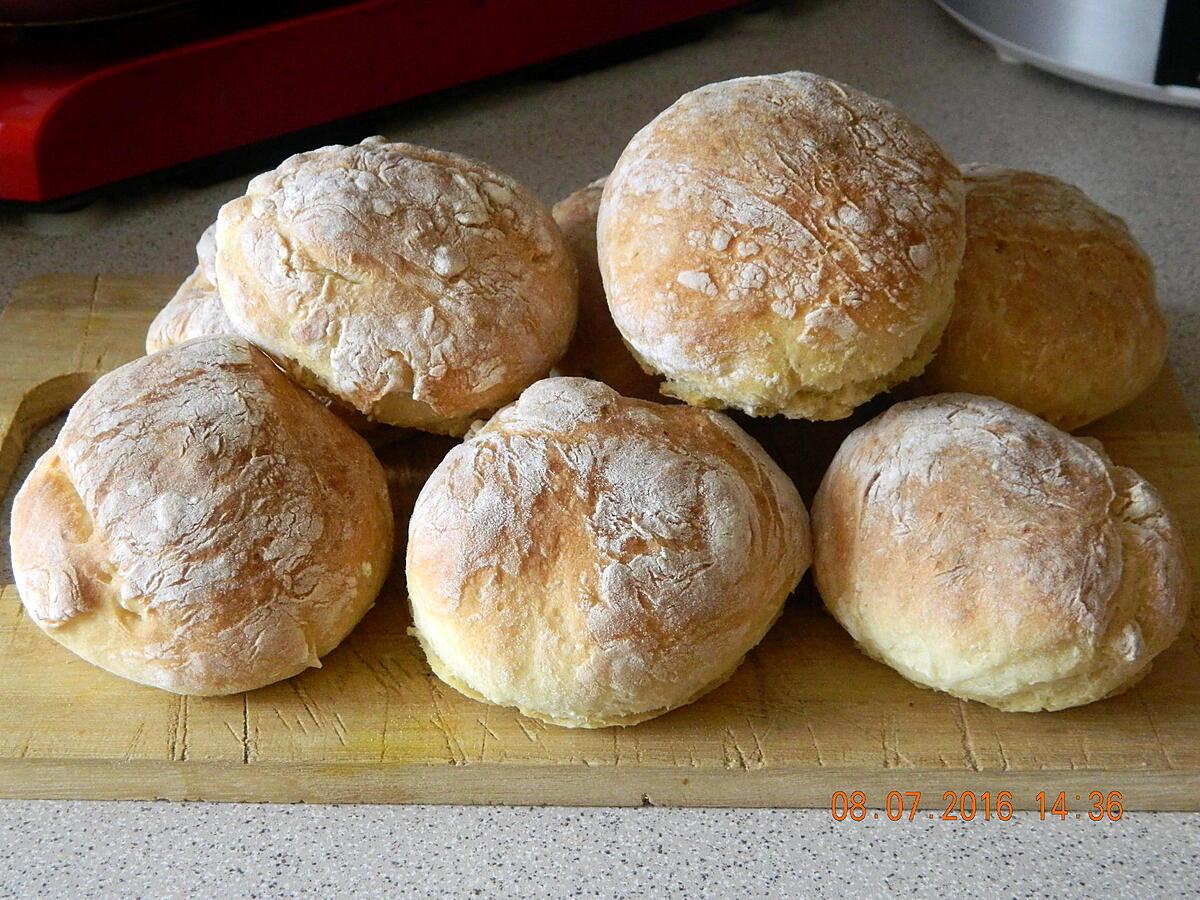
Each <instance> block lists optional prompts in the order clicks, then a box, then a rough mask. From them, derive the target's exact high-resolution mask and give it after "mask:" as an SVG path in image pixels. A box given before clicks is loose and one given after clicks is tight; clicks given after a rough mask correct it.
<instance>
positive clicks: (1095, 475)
mask: <svg viewBox="0 0 1200 900" xmlns="http://www.w3.org/2000/svg"><path fill="white" fill-rule="evenodd" d="M813 535H814V542H815V549H816V562H815V565H814V573H815V575H816V581H817V587H818V589H819V590H820V592H821V596H822V597H823V598H824V600H825V605H826V606H827V607H828V608H829V611H830V612H831V613H832V614H833V615H834V617H835V618H836V619H837V620H838V621H839V622H841V623H842V625H843V626H845V628H846V630H847V631H849V632H850V634H851V636H853V638H854V639H855V640H856V641H857V642H858V644H859V646H860V647H861V648H862V649H863V650H864V651H865V652H866V653H867V654H869V655H870V656H872V657H874V658H876V659H878V660H880V661H882V662H884V663H887V664H888V665H889V666H891V667H892V668H894V669H895V670H896V671H898V672H899V673H900V674H901V675H903V676H904V677H906V678H908V679H909V680H911V681H914V682H916V683H917V684H921V685H925V686H927V687H932V688H936V689H937V690H940V691H946V692H948V693H950V694H953V695H954V696H956V697H962V698H964V699H967V700H978V701H980V702H982V703H987V704H988V705H990V706H994V707H997V708H999V709H1004V710H1019V711H1034V710H1053V709H1063V708H1065V707H1068V706H1078V705H1080V704H1083V703H1090V702H1092V701H1093V700H1099V699H1101V698H1102V697H1107V696H1110V695H1112V694H1116V693H1118V692H1120V691H1123V690H1125V689H1126V688H1128V687H1130V686H1131V685H1132V684H1134V683H1135V682H1136V681H1138V679H1140V678H1141V677H1142V676H1143V675H1145V674H1146V672H1147V671H1148V670H1149V668H1150V662H1151V660H1152V659H1153V658H1154V657H1155V656H1156V655H1157V654H1159V653H1160V652H1162V651H1163V650H1164V649H1165V648H1166V647H1167V646H1168V645H1169V644H1170V643H1171V642H1172V641H1174V640H1175V638H1176V637H1177V636H1178V635H1179V632H1180V629H1181V628H1182V627H1183V623H1184V621H1185V619H1186V615H1187V606H1188V602H1189V600H1188V598H1189V586H1188V581H1189V579H1188V571H1187V563H1186V560H1185V556H1184V546H1183V538H1182V535H1181V534H1180V532H1179V530H1178V529H1177V528H1176V527H1175V526H1174V525H1173V524H1172V522H1171V519H1170V517H1169V516H1168V515H1167V512H1166V510H1164V508H1163V505H1162V500H1161V498H1160V497H1159V495H1158V492H1157V491H1155V490H1154V488H1153V487H1151V486H1150V485H1149V484H1147V483H1146V481H1145V480H1143V479H1142V478H1141V477H1140V476H1139V475H1138V474H1137V473H1136V472H1134V471H1133V470H1131V469H1127V468H1124V467H1123V466H1118V465H1115V464H1114V463H1113V462H1112V461H1111V460H1110V459H1109V458H1108V457H1107V456H1105V454H1104V452H1103V450H1102V449H1101V447H1100V445H1099V443H1098V442H1095V441H1086V442H1085V441H1080V440H1076V439H1075V438H1073V437H1071V436H1070V435H1069V434H1067V433H1065V432H1063V431H1059V430H1058V429H1057V428H1055V427H1054V426H1052V425H1049V424H1047V423H1046V422H1043V421H1042V420H1041V419H1038V418H1036V417H1035V416H1033V415H1031V414H1029V413H1027V412H1025V411H1023V410H1020V409H1017V408H1016V407H1014V406H1009V405H1008V404H1007V403H1003V402H1001V401H1000V400H996V399H993V398H991V397H978V396H973V395H970V394H941V395H938V396H935V397H927V398H921V399H919V400H913V401H910V402H907V403H899V404H897V405H896V406H893V407H892V408H891V409H890V410H888V411H887V412H886V413H884V414H883V415H881V416H879V417H878V418H876V419H874V420H872V421H871V422H869V423H868V424H866V425H864V426H863V427H862V428H860V429H858V430H857V431H855V432H854V433H853V434H852V435H851V436H850V437H849V438H848V439H847V441H846V443H845V444H844V445H843V446H842V448H841V449H840V450H839V451H838V454H837V456H836V457H835V458H834V461H833V464H832V466H831V467H830V469H829V471H828V472H827V473H826V475H825V479H824V481H823V482H822V483H821V487H820V489H819V490H818V492H817V496H816V499H815V500H814V501H813Z"/></svg>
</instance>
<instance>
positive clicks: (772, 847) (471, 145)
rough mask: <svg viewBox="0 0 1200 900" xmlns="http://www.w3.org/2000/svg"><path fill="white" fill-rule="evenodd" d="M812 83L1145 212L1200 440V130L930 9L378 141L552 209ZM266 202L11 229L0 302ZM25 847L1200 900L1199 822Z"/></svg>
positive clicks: (670, 54)
mask: <svg viewBox="0 0 1200 900" xmlns="http://www.w3.org/2000/svg"><path fill="white" fill-rule="evenodd" d="M792 68H799V69H810V70H813V71H816V72H821V73H823V74H826V75H830V76H832V77H835V78H839V79H841V80H844V81H847V82H850V83H851V84H854V85H857V86H859V87H861V88H863V89H865V90H867V91H869V92H871V93H874V94H877V95H880V96H882V97H886V98H888V99H890V100H892V101H894V102H895V103H896V104H898V105H899V106H900V107H902V108H903V109H905V110H907V111H908V112H909V113H910V114H911V115H912V116H913V117H914V118H915V119H916V120H917V121H918V122H919V123H920V124H922V125H923V126H924V127H925V128H926V129H927V130H929V131H930V132H931V133H932V134H933V135H934V136H935V137H936V138H937V139H938V140H940V141H941V143H942V145H943V146H944V147H945V148H946V150H947V151H948V152H949V153H950V154H951V155H952V156H953V157H955V158H956V159H958V160H960V161H990V162H997V163H1003V164H1007V165H1011V166H1016V167H1022V168H1032V169H1040V170H1043V171H1047V172H1051V173H1054V174H1056V175H1059V176H1061V177H1063V178H1065V179H1067V180H1068V181H1072V182H1074V183H1076V184H1078V185H1079V186H1080V187H1082V188H1083V189H1084V190H1085V191H1087V192H1088V193H1089V194H1091V195H1092V196H1093V197H1094V198H1095V199H1096V200H1098V201H1099V202H1100V203H1102V204H1104V205H1105V206H1107V207H1109V208H1111V209H1113V210H1115V211H1116V212H1118V213H1120V214H1121V215H1123V216H1124V217H1125V218H1126V219H1127V220H1128V222H1129V224H1130V226H1131V228H1132V229H1133V231H1134V233H1135V234H1136V235H1137V237H1138V238H1139V240H1140V241H1141V242H1142V244H1143V246H1144V247H1145V249H1146V251H1147V252H1148V253H1149V255H1150V256H1151V257H1152V258H1153V260H1154V262H1155V264H1156V266H1157V270H1158V279H1159V281H1158V284H1159V296H1160V300H1161V302H1162V304H1163V306H1164V307H1165V309H1166V312H1167V316H1168V318H1169V320H1170V323H1171V328H1172V346H1171V361H1172V363H1173V364H1174V366H1175V368H1176V371H1177V372H1178V373H1179V375H1180V379H1181V382H1182V384H1183V387H1184V392H1185V394H1186V396H1187V400H1188V404H1189V408H1190V410H1191V412H1192V415H1193V417H1200V352H1198V351H1200V296H1198V295H1197V292H1198V289H1200V112H1197V111H1194V110H1185V109H1176V108H1170V107H1162V106H1155V105H1151V104H1148V103H1143V102H1139V101H1135V100H1130V99H1126V98H1123V97H1118V96H1114V95H1109V94H1104V93H1100V92H1097V91H1094V90H1092V89H1089V88H1085V87H1081V86H1078V85H1075V84H1071V83H1068V82H1065V81H1061V80H1059V79H1056V78H1053V77H1051V76H1048V75H1044V74H1041V73H1039V72H1037V71H1035V70H1032V69H1028V68H1023V67H1013V66H1008V65H1004V64H1002V63H1000V62H999V61H998V60H997V59H996V57H995V55H994V54H993V53H992V52H991V51H990V50H989V49H988V48H987V47H985V46H984V45H983V44H981V43H979V42H978V41H976V40H975V39H973V38H971V37H969V36H968V35H967V34H966V33H965V32H964V31H962V30H961V29H959V28H958V27H957V26H956V25H954V24H953V23H952V22H951V21H950V20H949V19H947V18H946V17H945V16H944V15H943V14H942V13H940V12H939V11H938V10H937V9H936V8H935V7H934V5H933V4H932V3H931V2H925V0H812V2H797V3H794V4H789V5H786V6H784V7H783V8H781V9H771V10H768V11H765V12H758V13H753V14H746V15H742V16H740V17H737V18H736V19H733V20H731V21H729V22H727V23H725V24H723V25H721V26H719V27H718V28H716V29H715V30H714V31H712V33H710V34H709V35H708V36H707V37H705V38H704V39H703V40H701V41H698V42H695V43H690V44H686V45H683V46H678V47H675V48H673V49H670V50H666V51H663V52H660V53H657V54H655V55H653V56H649V57H644V58H641V59H638V60H635V61H632V62H626V63H622V64H620V65H615V66H612V67H610V68H606V69H602V70H599V71H594V72H590V73H588V74H583V75H577V76H575V77H571V78H568V79H566V80H558V81H552V80H545V79H541V78H530V79H521V80H517V81H509V82H507V83H505V84H503V85H500V86H492V87H488V88H485V89H470V90H468V91H464V92H460V93H458V94H457V95H454V96H452V97H448V98H443V99H440V100H437V101H433V102H428V103H422V104H420V105H419V106H416V107H412V108H410V110H409V111H408V112H401V113H398V114H394V115H391V116H388V117H386V118H384V119H381V120H380V123H379V124H378V125H377V126H375V129H377V130H379V131H382V132H383V133H385V134H387V135H388V136H389V137H392V138H396V139H402V140H407V141H412V142H415V143H421V144H429V145H433V146H436V147H441V148H445V149H449V150H456V151H459V152H462V153H466V154H469V155H473V156H478V157H482V158H484V159H487V160H489V161H490V162H492V163H494V164H495V165H497V166H498V167H499V168H500V169H502V170H504V171H507V172H510V173H512V174H513V175H515V176H516V177H517V178H518V179H520V180H522V181H524V182H525V183H526V184H528V185H530V186H531V187H533V188H534V189H535V190H537V191H538V192H539V193H540V194H541V195H542V197H543V198H544V199H546V200H547V201H553V200H555V199H557V198H558V197H560V196H561V195H563V194H565V193H567V192H569V191H570V190H573V189H574V188H576V187H578V186H580V185H582V184H584V183H585V182H587V181H589V180H591V179H593V178H595V177H598V176H600V175H602V174H604V173H605V172H606V171H607V169H608V167H609V166H611V165H612V163H613V162H614V161H615V160H616V157H617V155H618V154H619V153H620V151H621V149H622V147H623V146H624V144H625V142H626V141H627V140H628V138H629V137H630V135H632V133H633V132H634V131H635V130H637V128H639V127H640V126H641V125H643V124H644V123H645V122H647V121H648V120H649V119H650V118H652V117H653V116H654V115H655V114H656V113H657V112H659V111H660V110H661V109H662V108H664V107H665V106H667V105H668V104H669V103H670V102H671V101H673V100H674V99H675V98H676V97H678V96H679V94H681V93H682V92H684V91H686V90H688V89H690V88H693V87H696V86H698V85H701V84H704V83H706V82H710V81H716V80H720V79H724V78H729V77H732V76H735V75H746V74H756V73H764V72H772V71H779V70H784V69H792ZM365 133H369V132H368V131H364V134H365ZM244 183H245V178H238V179H235V180H231V181H228V182H225V183H222V184H218V185H213V186H210V187H206V188H202V189H195V188H184V187H173V188H172V187H160V188H154V189H142V190H139V191H138V192H137V193H136V195H135V196H133V197H130V198H128V199H125V200H122V201H120V202H115V203H106V204H103V205H100V206H98V207H95V208H93V209H91V210H88V211H86V212H84V213H82V214H77V215H76V217H73V218H69V219H66V220H58V221H57V222H55V223H54V224H55V225H56V226H58V227H57V228H56V229H55V230H62V227H64V226H65V227H66V229H67V230H68V231H74V232H75V233H72V234H69V235H67V236H46V235H45V234H38V233H35V232H34V231H32V230H31V229H30V223H29V222H27V221H23V220H22V219H21V217H18V216H16V215H13V214H6V215H5V214H0V260H3V265H2V266H0V304H2V303H3V302H6V301H7V297H8V295H9V293H10V292H11V290H12V289H13V288H14V287H15V286H16V285H17V284H19V283H20V282H21V281H23V280H25V279H27V278H29V277H32V276H34V275H37V274H41V273H45V272H76V273H84V274H92V273H95V272H97V271H109V272H124V273H135V272H179V273H183V272H185V271H187V270H189V269H190V268H191V266H193V265H194V260H195V257H194V252H193V245H194V243H195V240H196V237H197V236H198V235H199V233H200V231H201V230H202V229H203V228H204V227H205V226H206V225H207V224H208V223H209V222H210V221H211V220H212V218H213V217H214V215H215V213H216V209H217V207H218V206H219V205H220V204H221V203H222V202H224V201H225V200H227V199H229V198H231V197H233V196H236V195H237V194H239V193H240V192H241V190H242V187H243V185H244ZM35 224H36V226H37V228H38V229H40V230H42V231H45V230H46V227H47V226H46V222H45V221H44V220H43V221H40V222H38V223H35ZM731 777H735V776H731ZM0 833H2V835H3V839H2V840H0V896H9V895H11V896H29V895H31V894H33V893H46V894H50V893H61V894H66V895H70V896H75V897H83V896H90V895H101V894H104V895H111V894H114V893H147V892H153V893H154V894H156V895H162V896H176V895H183V894H185V893H186V894H193V893H203V894H215V893H218V892H219V893H221V894H223V895H224V894H230V895H258V896H277V895H280V894H291V893H296V894H299V893H304V892H309V893H315V894H318V895H330V894H333V893H358V892H362V891H373V892H383V891H386V892H388V893H409V892H411V893H419V892H423V891H439V892H440V891H445V892H448V893H455V894H458V893H462V894H470V893H482V894H486V895H493V894H495V893H498V892H502V891H506V892H521V893H526V894H528V893H535V894H536V893H545V892H550V893H554V894H573V893H579V894H581V895H589V896H590V895H610V894H633V893H639V892H645V891H653V892H655V893H662V894H672V895H674V894H679V895H683V894H687V895H713V896H727V895H729V894H731V893H733V892H734V891H735V890H737V889H739V888H740V889H742V890H746V891H748V892H753V893H755V894H762V893H772V894H779V893H791V894H800V893H803V894H812V893H814V892H817V891H821V892H829V893H833V892H837V891H839V890H846V891H852V892H854V893H856V894H858V895H865V896H875V895H881V894H884V893H885V892H888V893H890V892H896V893H909V892H912V893H916V894H918V895H924V894H934V893H939V892H941V891H945V892H952V893H953V895H959V896H971V895H979V896H998V895H1005V896H1010V895H1011V896H1024V895H1027V894H1028V895H1035V894H1037V895H1041V894H1047V893H1053V894H1059V895H1067V894H1078V895H1080V896H1105V897H1110V896H1111V897H1119V896H1128V897H1145V896H1149V895H1151V894H1158V893H1169V894H1174V895H1181V894H1186V893H1193V894H1194V893H1196V892H1197V891H1200V867H1198V866H1197V856H1198V848H1200V815H1176V814H1149V813H1143V814H1129V815H1127V816H1126V818H1125V819H1124V820H1123V821H1121V822H1118V823H1111V824H1104V825H1093V824H1091V823H1088V822H1086V821H1085V822H1082V823H1081V822H1075V821H1069V822H1065V823H1061V822H1057V821H1052V822H1039V821H1038V820H1037V818H1036V816H1035V815H1027V814H1021V815H1019V816H1018V818H1017V820H1015V821H1013V822H1009V823H997V822H991V823H983V822H978V821H977V822H974V823H970V824H964V823H942V822H932V823H931V822H928V821H920V822H917V823H912V824H910V823H908V822H901V823H890V822H887V821H882V822H868V823H863V824H857V825H856V824H852V823H848V822H847V823H844V824H838V823H835V822H833V821H832V820H831V818H830V816H829V814H828V812H827V811H823V810H812V811H789V810H759V811H755V810H668V809H628V810H575V809H498V808H463V807H365V806H359V807H353V806H346V807H313V806H247V805H239V806H232V805H231V806H225V805H206V804H166V803H83V802H68V803H52V802H3V803H0Z"/></svg>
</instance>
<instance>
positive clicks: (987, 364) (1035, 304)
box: [921, 165, 1167, 429]
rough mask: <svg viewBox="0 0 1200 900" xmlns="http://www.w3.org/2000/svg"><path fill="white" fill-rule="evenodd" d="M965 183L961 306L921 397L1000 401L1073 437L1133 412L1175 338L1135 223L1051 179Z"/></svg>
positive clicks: (977, 173) (986, 175)
mask: <svg viewBox="0 0 1200 900" xmlns="http://www.w3.org/2000/svg"><path fill="white" fill-rule="evenodd" d="M963 172H964V174H965V175H966V179H967V245H966V252H965V254H964V256H963V263H962V267H961V269H960V270H959V275H958V282H957V287H956V296H957V299H956V301H955V307H954V313H953V315H952V317H951V319H950V324H949V326H948V328H947V331H946V334H945V337H944V339H943V340H942V343H941V346H940V347H939V349H938V353H937V357H936V358H935V359H934V361H933V362H932V363H931V364H930V366H929V368H928V370H927V371H926V372H925V374H924V376H923V378H922V379H921V386H922V387H923V388H924V389H925V390H927V391H929V392H934V393H937V392H941V391H965V392H969V393H976V394H987V395H989V396H994V397H998V398H1000V399H1001V400H1005V401H1007V402H1009V403H1012V404H1014V405H1016V406H1020V407H1022V408H1023V409H1027V410H1029V411H1030V412H1032V413H1034V414H1035V415H1038V416H1041V417H1042V418H1044V419H1046V420H1048V421H1049V422H1051V423H1053V424H1055V425H1058V426H1059V427H1061V428H1066V429H1074V428H1079V427H1081V426H1083V425H1086V424H1087V423H1088V422H1091V421H1092V420H1094V419H1098V418H1100V417H1101V416H1105V415H1108V414H1109V413H1111V412H1114V411H1116V410H1118V409H1120V408H1121V407H1122V406H1124V405H1125V404H1127V403H1129V402H1130V401H1131V400H1133V398H1134V397H1136V396H1137V395H1138V394H1140V393H1141V392H1142V391H1143V390H1145V389H1146V388H1147V387H1149V386H1150V384H1151V382H1153V381H1154V379H1155V377H1156V376H1157V375H1158V373H1159V371H1160V370H1161V369H1162V366H1163V363H1164V361H1165V359H1166V352H1167V331H1166V324H1165V322H1164V321H1163V317H1162V313H1161V311H1160V310H1159V308H1158V303H1157V302H1156V300H1155V291H1154V271H1153V269H1152V267H1151V265H1150V261H1149V259H1147V258H1146V255H1145V253H1143V252H1142V249H1141V248H1140V247H1139V246H1138V244H1137V242H1136V241H1135V240H1134V238H1133V235H1131V234H1130V233H1129V229H1128V228H1127V227H1126V225H1125V223H1124V222H1123V221H1121V219H1119V218H1117V217H1116V216H1114V215H1112V214H1111V213H1108V212H1106V211H1105V210H1103V209H1101V208H1100V207H1099V206H1097V205H1096V204H1095V203H1093V202H1092V201H1091V200H1089V199H1088V197H1087V196H1086V195H1085V194H1084V193H1083V192H1082V191H1080V190H1079V189H1078V188H1076V187H1073V186H1071V185H1069V184H1066V183H1064V182H1062V181H1059V180H1058V179H1057V178H1053V177H1051V176H1049V175H1040V174H1038V173H1035V172H1020V171H1014V170H1012V169H1004V168H1000V167H997V166H982V165H969V166H964V167H963Z"/></svg>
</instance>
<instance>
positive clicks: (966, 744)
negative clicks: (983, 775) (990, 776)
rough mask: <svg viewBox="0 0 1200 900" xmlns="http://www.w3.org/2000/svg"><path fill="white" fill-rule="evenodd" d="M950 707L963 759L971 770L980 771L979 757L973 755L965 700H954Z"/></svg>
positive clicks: (973, 747)
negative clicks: (960, 740)
mask: <svg viewBox="0 0 1200 900" xmlns="http://www.w3.org/2000/svg"><path fill="white" fill-rule="evenodd" d="M951 709H952V710H953V712H954V724H955V725H957V726H958V733H959V735H960V737H961V738H962V752H963V760H964V761H965V762H966V764H967V767H968V768H970V769H971V771H973V772H979V771H982V770H981V769H980V768H979V757H977V756H976V755H975V738H974V737H972V735H971V726H969V725H968V724H967V711H966V702H965V701H963V700H956V701H955V702H954V706H953V707H951Z"/></svg>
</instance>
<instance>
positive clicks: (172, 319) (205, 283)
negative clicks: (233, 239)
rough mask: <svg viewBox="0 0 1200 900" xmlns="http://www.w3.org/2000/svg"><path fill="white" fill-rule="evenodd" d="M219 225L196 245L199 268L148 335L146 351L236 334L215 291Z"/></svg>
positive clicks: (183, 285) (207, 229)
mask: <svg viewBox="0 0 1200 900" xmlns="http://www.w3.org/2000/svg"><path fill="white" fill-rule="evenodd" d="M216 227H217V226H216V223H215V222H214V223H213V224H212V225H209V226H208V228H206V229H204V233H203V234H201V235H200V241H199V243H197V244H196V257H197V260H198V263H199V264H198V265H197V266H196V270H195V271H194V272H192V274H191V275H189V276H188V277H187V278H186V279H185V280H184V282H183V284H181V285H180V286H179V290H178V291H176V292H175V296H174V297H172V298H171V299H170V301H168V303H167V305H166V306H164V307H163V308H162V309H161V310H159V313H158V315H157V316H155V317H154V321H153V322H151V323H150V328H149V330H148V331H147V332H146V352H147V353H157V352H158V351H159V350H165V349H166V348H167V347H174V346H175V345H176V344H182V343H183V342H184V341H190V340H192V339H193V338H198V337H215V336H217V335H222V334H233V333H234V330H233V323H232V322H230V321H229V317H228V316H227V315H225V308H224V307H223V306H222V305H221V295H220V293H218V291H217V288H216V283H217V282H216V277H217V276H216V260H215V258H214V257H215V255H216V245H215V243H214V240H215V238H214V232H215V231H216Z"/></svg>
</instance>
